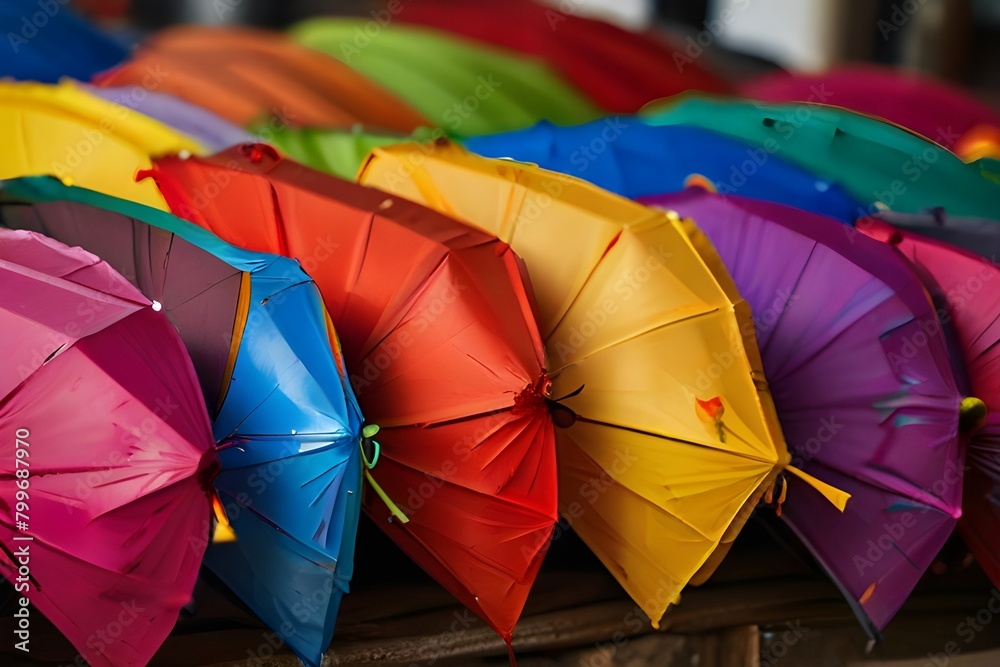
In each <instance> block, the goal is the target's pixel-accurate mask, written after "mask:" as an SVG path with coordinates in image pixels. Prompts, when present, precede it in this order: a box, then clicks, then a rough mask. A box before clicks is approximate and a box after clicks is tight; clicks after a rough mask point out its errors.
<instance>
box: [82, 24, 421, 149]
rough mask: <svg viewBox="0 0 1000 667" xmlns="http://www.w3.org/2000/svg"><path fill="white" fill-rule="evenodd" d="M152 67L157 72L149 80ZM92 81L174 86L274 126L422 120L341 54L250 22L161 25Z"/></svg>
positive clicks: (405, 124)
mask: <svg viewBox="0 0 1000 667" xmlns="http://www.w3.org/2000/svg"><path fill="white" fill-rule="evenodd" d="M151 73H153V74H155V75H157V76H158V78H157V80H156V81H155V82H154V83H155V85H152V86H151V85H149V84H150V76H151ZM94 82H95V83H96V84H97V85H99V86H114V87H118V86H127V85H132V86H142V87H143V88H146V89H150V90H156V91H158V92H166V93H171V94H172V95H175V96H177V97H180V98H182V99H184V100H187V101H188V102H191V103H193V104H198V105H200V106H203V107H205V108H206V109H209V110H210V111H213V112H215V113H216V114H218V115H219V116H222V117H223V118H225V119H226V120H228V121H230V122H232V123H235V124H237V125H239V126H241V127H246V126H247V125H249V124H251V123H252V122H255V121H261V120H265V121H271V122H272V124H277V125H279V126H280V125H319V126H338V127H345V126H350V125H352V124H354V123H367V124H370V125H373V126H376V127H385V128H390V129H393V130H399V131H402V132H409V131H410V130H413V129H414V128H416V127H418V126H420V125H425V124H426V123H427V121H426V120H425V119H424V118H423V117H422V116H420V114H418V113H417V112H416V111H413V110H412V109H411V108H410V107H408V106H407V105H406V104H405V103H404V102H403V101H402V100H400V99H399V98H397V97H396V96H395V95H393V94H391V93H390V92H388V91H387V90H384V89H383V88H381V87H379V86H378V85H376V84H375V83H372V82H371V81H369V80H368V79H366V78H365V77H363V76H361V75H359V74H357V73H356V72H354V71H353V70H352V69H351V68H350V67H346V66H344V65H342V64H341V63H340V62H339V61H338V60H336V59H334V58H330V57H328V56H326V55H324V54H321V53H316V52H315V51H312V50H311V49H304V48H302V47H300V46H297V45H296V44H294V43H292V42H291V41H289V40H288V39H287V38H286V37H285V36H284V35H281V34H278V33H271V32H267V31H262V30H254V29H251V28H218V27H213V28H209V27H200V26H190V25H189V26H180V27H174V28H169V29H167V30H161V31H160V32H158V33H156V34H155V35H154V36H153V37H152V39H150V40H149V41H147V42H146V43H144V44H143V45H142V47H141V48H140V49H139V50H138V51H137V52H136V53H135V54H133V56H132V58H131V59H130V60H129V61H128V62H126V63H124V64H123V65H121V66H120V67H117V68H115V69H113V70H110V71H108V72H105V73H103V74H101V75H100V76H98V77H96V78H95V81H94Z"/></svg>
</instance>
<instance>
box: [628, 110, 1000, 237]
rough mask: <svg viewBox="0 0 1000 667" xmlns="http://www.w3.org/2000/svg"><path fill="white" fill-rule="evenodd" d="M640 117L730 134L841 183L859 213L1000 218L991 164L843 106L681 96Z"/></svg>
mask: <svg viewBox="0 0 1000 667" xmlns="http://www.w3.org/2000/svg"><path fill="white" fill-rule="evenodd" d="M824 99H825V98H824ZM830 100H832V101H835V98H833V97H830ZM643 116H644V120H645V121H646V122H648V123H650V124H651V125H690V126H695V127H702V128H705V129H709V130H714V131H716V132H720V133H722V134H726V135H729V136H732V137H734V138H736V139H739V140H741V141H743V142H745V143H747V144H749V145H750V146H753V147H755V148H761V149H763V150H764V151H766V152H768V153H773V154H775V155H779V156H781V157H783V158H785V159H787V160H788V161H790V162H794V163H796V164H798V165H800V166H801V167H804V168H805V169H808V170H809V171H811V172H813V173H815V174H816V175H817V176H819V177H820V178H823V179H826V180H828V181H831V182H833V183H839V184H840V185H841V186H842V187H843V188H844V189H845V190H846V191H847V192H849V193H850V194H851V195H852V196H854V197H857V198H858V199H860V200H861V201H862V202H864V203H865V207H864V208H863V209H862V210H859V211H858V215H857V216H856V217H864V216H865V215H870V214H872V213H876V212H878V211H879V210H881V209H885V208H888V209H891V210H893V211H901V212H904V213H916V212H918V211H920V210H922V209H925V208H932V207H937V206H943V207H944V208H946V209H948V211H950V212H951V213H952V214H953V215H963V216H977V217H984V218H990V219H993V220H1000V170H998V169H997V167H996V165H995V164H993V163H992V161H990V160H981V161H978V162H976V163H974V164H965V163H964V162H962V161H961V160H960V159H959V158H958V157H957V156H955V155H954V154H952V153H950V152H948V151H947V150H946V149H944V148H942V147H941V146H939V145H937V144H935V143H933V142H931V141H928V140H926V139H924V138H923V137H920V136H918V135H915V134H913V133H911V132H908V131H907V130H904V129H902V128H900V127H896V126H894V125H890V124H888V123H884V122H882V121H879V120H877V119H874V118H870V117H868V116H862V115H859V114H855V113H852V112H850V111H846V110H844V109H838V108H836V107H829V106H824V105H821V104H805V105H794V104H785V105H774V104H762V103H754V102H741V101H735V100H710V99H706V98H699V97H696V96H693V95H691V96H688V95H684V96H680V97H678V98H676V99H674V100H670V101H667V102H664V103H663V104H660V105H657V106H655V107H650V108H648V109H646V110H645V111H644V113H643ZM942 139H943V137H942ZM935 140H940V139H938V138H936V137H935Z"/></svg>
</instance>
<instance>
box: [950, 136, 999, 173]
mask: <svg viewBox="0 0 1000 667" xmlns="http://www.w3.org/2000/svg"><path fill="white" fill-rule="evenodd" d="M954 151H955V153H956V154H957V155H959V157H961V158H962V159H963V160H965V161H966V162H976V161H977V160H980V159H983V158H988V159H993V160H997V159H1000V127H998V126H997V125H976V126H975V127H973V128H972V129H971V130H969V131H968V132H966V133H965V134H963V135H962V136H961V138H959V140H958V141H956V142H955V147H954ZM992 171H993V172H994V173H996V172H997V169H993V170H992Z"/></svg>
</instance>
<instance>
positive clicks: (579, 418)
mask: <svg viewBox="0 0 1000 667" xmlns="http://www.w3.org/2000/svg"><path fill="white" fill-rule="evenodd" d="M577 421H581V422H586V423H588V424H594V425H596V426H604V427H606V428H611V429H617V430H621V431H629V432H630V433H637V434H639V435H647V436H650V437H652V438H657V439H660V440H673V441H674V442H680V443H684V444H685V445H691V446H693V447H701V448H703V449H710V450H712V451H714V452H727V453H729V454H732V455H733V456H738V457H740V458H742V459H747V460H750V461H757V462H759V463H767V464H770V465H772V466H777V465H778V463H777V462H776V461H772V460H770V459H764V458H759V457H756V456H750V455H749V454H746V453H743V452H737V451H733V450H731V449H724V448H720V447H712V446H711V445H706V444H704V443H700V442H695V441H694V440H687V439H685V438H679V437H676V436H672V435H661V434H659V433H653V432H652V431H645V430H643V429H641V428H633V427H631V426H623V425H621V424H611V423H609V422H605V421H601V420H599V419H590V418H588V417H583V416H577ZM578 448H579V447H578ZM581 451H582V450H581ZM595 463H596V461H595Z"/></svg>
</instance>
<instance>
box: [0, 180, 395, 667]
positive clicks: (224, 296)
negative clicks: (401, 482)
mask: <svg viewBox="0 0 1000 667" xmlns="http://www.w3.org/2000/svg"><path fill="white" fill-rule="evenodd" d="M4 189H5V191H7V192H9V193H10V194H11V195H13V196H14V197H15V198H16V200H17V201H15V202H12V203H5V204H3V205H2V206H0V223H2V224H3V225H5V226H8V227H13V228H19V229H30V230H33V231H37V232H41V233H44V234H47V235H49V236H52V237H54V238H56V239H58V240H61V241H62V242H64V243H66V244H67V245H79V246H82V247H83V248H85V249H87V250H89V251H90V252H93V253H94V254H95V255H97V256H99V257H101V258H102V259H105V261H107V262H108V263H109V264H111V265H112V266H114V267H115V268H116V269H118V270H119V272H120V273H122V275H124V276H125V277H126V278H127V279H128V280H129V281H130V282H132V283H133V284H135V286H136V287H137V288H138V289H139V290H140V291H141V292H143V294H145V295H146V297H147V298H149V299H150V300H151V301H153V302H154V304H153V307H154V308H162V309H163V311H164V312H165V313H166V314H167V317H168V318H169V319H170V320H171V322H172V323H173V324H174V326H175V327H176V328H177V330H178V332H179V334H180V336H181V339H182V340H183V341H184V343H185V345H186V346H187V348H188V351H189V352H190V354H191V357H192V360H193V361H194V364H195V370H196V371H197V372H198V376H199V379H200V380H201V383H202V387H203V390H204V392H205V396H206V399H207V400H208V403H209V410H210V413H211V414H212V415H213V424H212V426H213V430H214V435H215V439H216V441H217V442H218V443H219V444H218V448H219V462H220V464H221V468H222V470H221V472H220V473H219V475H218V476H217V477H216V479H215V487H216V490H217V491H218V494H219V498H220V500H221V503H222V505H223V507H224V511H225V515H226V518H227V519H228V522H229V523H230V524H231V527H232V529H233V531H234V532H235V536H236V540H235V541H232V542H225V543H216V544H213V545H212V546H211V547H210V548H209V549H208V552H207V553H206V555H205V563H206V565H207V566H208V567H209V569H211V570H212V571H213V572H214V573H215V574H216V575H218V577H219V578H220V579H222V581H223V582H225V583H226V584H227V585H228V586H229V587H230V588H231V589H232V590H233V591H234V592H235V593H236V594H237V595H238V596H239V597H240V598H241V599H243V601H244V602H246V604H247V605H248V606H249V607H250V608H251V609H253V610H254V612H255V613H256V614H257V615H258V616H259V617H260V618H261V620H262V621H264V623H265V624H267V625H268V626H269V627H271V628H272V629H273V630H275V631H276V632H277V633H278V634H280V635H281V636H282V637H283V639H284V641H285V642H286V643H287V644H288V646H289V647H290V648H291V649H292V650H293V651H294V652H295V653H296V654H297V655H298V656H299V657H300V658H302V660H303V661H305V662H306V663H307V664H309V665H311V666H318V665H319V662H320V659H321V657H322V653H323V651H324V650H325V649H326V647H327V646H328V645H329V643H330V639H331V638H332V636H333V625H334V622H335V620H336V615H337V609H338V607H339V605H340V600H341V597H342V596H343V594H344V593H346V592H347V589H348V582H349V581H350V578H351V574H352V570H353V555H354V540H355V535H356V533H357V526H358V518H359V510H360V498H359V492H360V484H361V474H362V452H361V445H360V442H359V440H360V433H361V415H360V410H359V408H358V405H357V402H356V399H355V397H354V394H353V392H352V390H351V388H350V386H349V384H348V383H347V380H346V375H345V371H344V366H343V361H342V357H341V354H340V350H339V343H338V342H337V340H336V337H335V334H334V332H333V327H332V324H331V323H330V319H329V316H328V315H327V313H326V310H325V308H324V306H323V302H322V299H321V298H320V294H319V290H318V289H317V287H316V285H315V283H313V281H312V280H311V279H310V278H309V277H308V276H307V275H306V274H305V273H304V272H303V271H302V269H301V268H300V267H299V265H298V263H297V262H295V261H293V260H290V259H287V258H284V257H279V256H277V255H268V254H264V253H258V252H250V251H246V250H242V249H239V248H237V247H235V246H232V245H229V244H227V243H225V242H223V241H222V240H220V239H219V238H218V237H216V236H214V235H213V234H211V233H210V232H208V231H205V230H204V229H201V228H199V227H197V226H195V225H192V224H190V223H187V222H185V221H183V220H181V219H179V218H176V217H174V216H172V215H170V214H169V213H166V212H164V211H160V210H157V209H153V208H150V207H147V206H143V205H141V204H136V203H133V202H129V201H126V200H123V199H117V198H114V197H110V196H107V195H103V194H99V193H97V192H94V191H91V190H86V189H83V188H79V187H67V186H64V185H62V184H61V183H60V182H59V181H57V180H55V179H52V178H48V177H34V178H24V179H19V180H15V181H8V182H7V183H5V184H4ZM24 202H28V204H27V205H26V204H25V203H24ZM163 409H169V406H166V407H164V408H163ZM366 447H371V448H372V450H371V451H369V452H368V456H369V457H371V459H372V462H374V460H376V459H377V451H374V448H375V447H376V445H374V444H373V443H370V442H368V443H367V444H366Z"/></svg>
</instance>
